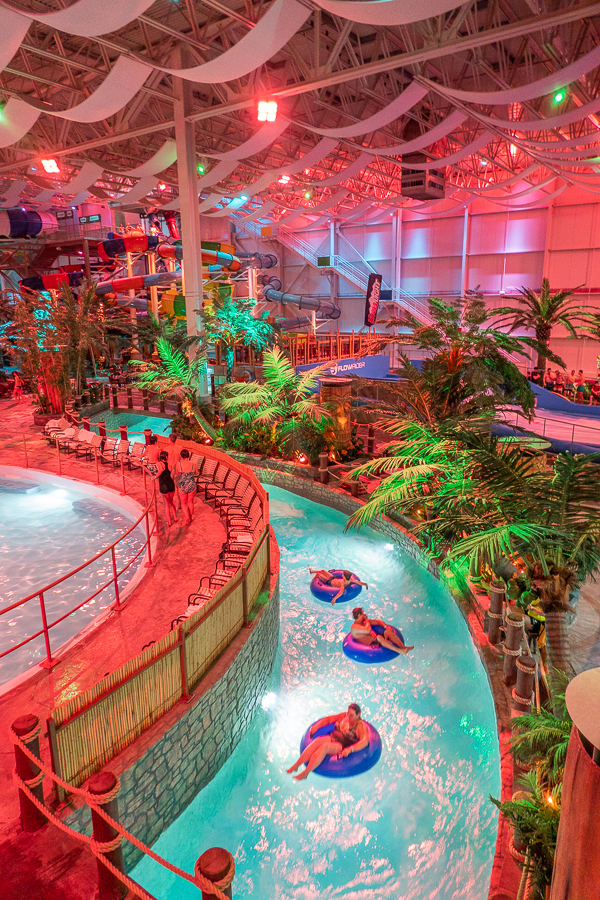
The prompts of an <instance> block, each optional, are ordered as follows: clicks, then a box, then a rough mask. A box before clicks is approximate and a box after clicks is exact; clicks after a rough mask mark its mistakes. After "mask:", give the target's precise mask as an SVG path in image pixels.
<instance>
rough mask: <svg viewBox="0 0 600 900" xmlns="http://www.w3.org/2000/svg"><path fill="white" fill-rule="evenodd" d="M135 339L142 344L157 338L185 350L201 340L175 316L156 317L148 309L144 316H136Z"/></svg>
mask: <svg viewBox="0 0 600 900" xmlns="http://www.w3.org/2000/svg"><path fill="white" fill-rule="evenodd" d="M136 332H137V341H138V345H139V346H140V347H141V346H142V344H156V343H158V339H159V338H163V339H164V340H165V341H167V342H168V343H169V344H170V345H171V346H172V347H173V348H174V349H175V350H181V351H182V352H185V351H187V350H189V348H190V347H192V346H194V345H195V344H198V343H200V342H201V338H200V336H199V335H189V334H188V333H187V327H186V326H185V325H184V324H182V323H181V322H178V321H177V319H176V318H175V316H168V315H167V316H160V317H158V318H157V317H156V316H155V315H153V314H152V313H151V312H150V311H148V314H147V315H146V316H142V317H139V318H138V321H137V329H136Z"/></svg>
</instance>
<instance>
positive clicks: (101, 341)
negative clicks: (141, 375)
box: [0, 285, 120, 412]
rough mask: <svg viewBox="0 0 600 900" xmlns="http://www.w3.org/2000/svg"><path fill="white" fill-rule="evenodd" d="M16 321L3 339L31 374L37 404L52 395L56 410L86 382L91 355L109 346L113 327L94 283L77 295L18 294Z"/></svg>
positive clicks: (1, 335) (64, 290)
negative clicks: (108, 339) (108, 336)
mask: <svg viewBox="0 0 600 900" xmlns="http://www.w3.org/2000/svg"><path fill="white" fill-rule="evenodd" d="M11 315H12V321H11V322H10V323H8V324H7V325H6V326H4V327H3V328H2V331H1V333H0V343H1V345H2V346H3V348H4V349H6V350H8V351H9V352H10V353H11V354H12V355H13V357H14V359H15V362H17V363H18V365H19V368H20V369H21V372H22V373H23V375H24V376H25V378H27V380H28V382H29V384H30V386H31V388H32V390H33V392H34V395H35V398H36V402H37V404H38V406H40V407H42V408H44V407H45V405H47V400H45V399H43V398H49V400H50V402H51V403H52V406H53V408H54V410H55V411H56V412H58V411H60V409H62V408H63V407H64V403H65V401H66V399H67V398H68V397H69V395H70V393H71V379H73V387H74V390H75V393H76V394H79V393H81V391H82V390H83V389H84V387H85V384H86V363H87V360H88V358H91V357H93V354H94V353H95V352H97V351H100V350H101V349H103V348H104V347H105V343H106V334H107V331H108V330H109V328H110V327H111V325H115V324H119V326H120V319H119V316H117V317H115V318H113V319H110V320H107V319H105V316H104V311H103V309H102V307H101V305H100V303H99V301H98V299H97V297H96V294H95V289H94V286H93V285H84V286H83V287H82V288H81V289H80V290H79V292H78V293H77V294H75V293H73V291H72V290H71V288H70V287H68V286H65V287H63V288H61V290H60V291H58V292H54V291H53V292H51V293H46V292H43V293H31V294H27V295H23V296H18V295H15V297H14V302H13V303H12V304H11Z"/></svg>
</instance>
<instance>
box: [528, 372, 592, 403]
mask: <svg viewBox="0 0 600 900" xmlns="http://www.w3.org/2000/svg"><path fill="white" fill-rule="evenodd" d="M531 380H532V381H533V382H534V383H536V384H541V383H542V381H543V386H544V387H545V388H546V390H548V391H554V393H555V394H565V395H567V394H570V395H571V396H572V397H573V399H574V400H575V402H576V403H583V402H584V400H586V399H587V396H586V395H587V381H586V378H585V375H584V374H583V369H579V371H578V372H576V371H575V369H571V371H570V372H561V371H560V369H555V370H554V371H553V370H552V369H551V368H550V366H548V368H547V369H546V371H545V373H544V374H543V376H542V372H541V371H540V370H539V369H536V370H534V372H533V373H532V375H531ZM599 398H600V379H596V381H594V382H593V384H592V385H591V386H590V399H589V403H590V406H591V405H595V404H596V403H597V402H598V400H599Z"/></svg>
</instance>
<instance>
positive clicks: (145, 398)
mask: <svg viewBox="0 0 600 900" xmlns="http://www.w3.org/2000/svg"><path fill="white" fill-rule="evenodd" d="M142 406H143V407H144V410H145V411H146V412H147V411H148V410H149V408H150V407H149V406H148V390H147V389H146V388H142Z"/></svg>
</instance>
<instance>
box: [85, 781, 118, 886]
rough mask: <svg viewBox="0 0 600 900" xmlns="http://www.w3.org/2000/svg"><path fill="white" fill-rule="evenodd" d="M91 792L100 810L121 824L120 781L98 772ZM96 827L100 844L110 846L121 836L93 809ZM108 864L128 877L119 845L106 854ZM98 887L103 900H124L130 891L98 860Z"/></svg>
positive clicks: (93, 819) (88, 786)
mask: <svg viewBox="0 0 600 900" xmlns="http://www.w3.org/2000/svg"><path fill="white" fill-rule="evenodd" d="M87 789H88V792H89V793H90V794H94V795H95V796H96V803H97V804H98V806H99V807H100V809H101V810H102V811H103V812H105V813H106V814H107V816H110V817H111V819H114V820H115V822H118V821H119V802H118V800H117V795H118V793H119V789H120V784H119V779H118V778H117V777H116V775H113V773H112V772H97V773H96V775H92V777H91V778H90V779H89V781H88V783H87ZM91 811H92V827H93V831H94V840H95V841H97V842H98V843H102V844H109V843H111V842H112V841H114V839H115V838H116V837H117V834H118V832H117V831H116V829H115V828H113V826H112V825H109V824H108V822H106V821H105V820H104V819H103V818H102V816H101V815H100V814H99V813H98V812H96V810H95V809H93V808H92V810H91ZM104 856H105V858H106V859H107V860H108V862H110V863H112V864H113V866H115V868H116V869H118V870H119V872H123V874H125V863H124V861H123V848H122V847H121V845H120V844H119V846H118V847H116V848H115V849H114V850H109V851H108V852H106V853H105V854H104ZM98 884H99V887H100V900H121V898H122V897H124V896H125V895H126V893H127V888H126V887H125V885H124V884H123V882H122V881H120V880H119V879H118V878H117V876H116V875H114V874H113V873H112V872H111V871H110V870H109V869H108V868H107V867H106V866H105V865H104V864H103V863H102V862H101V861H100V860H98Z"/></svg>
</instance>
